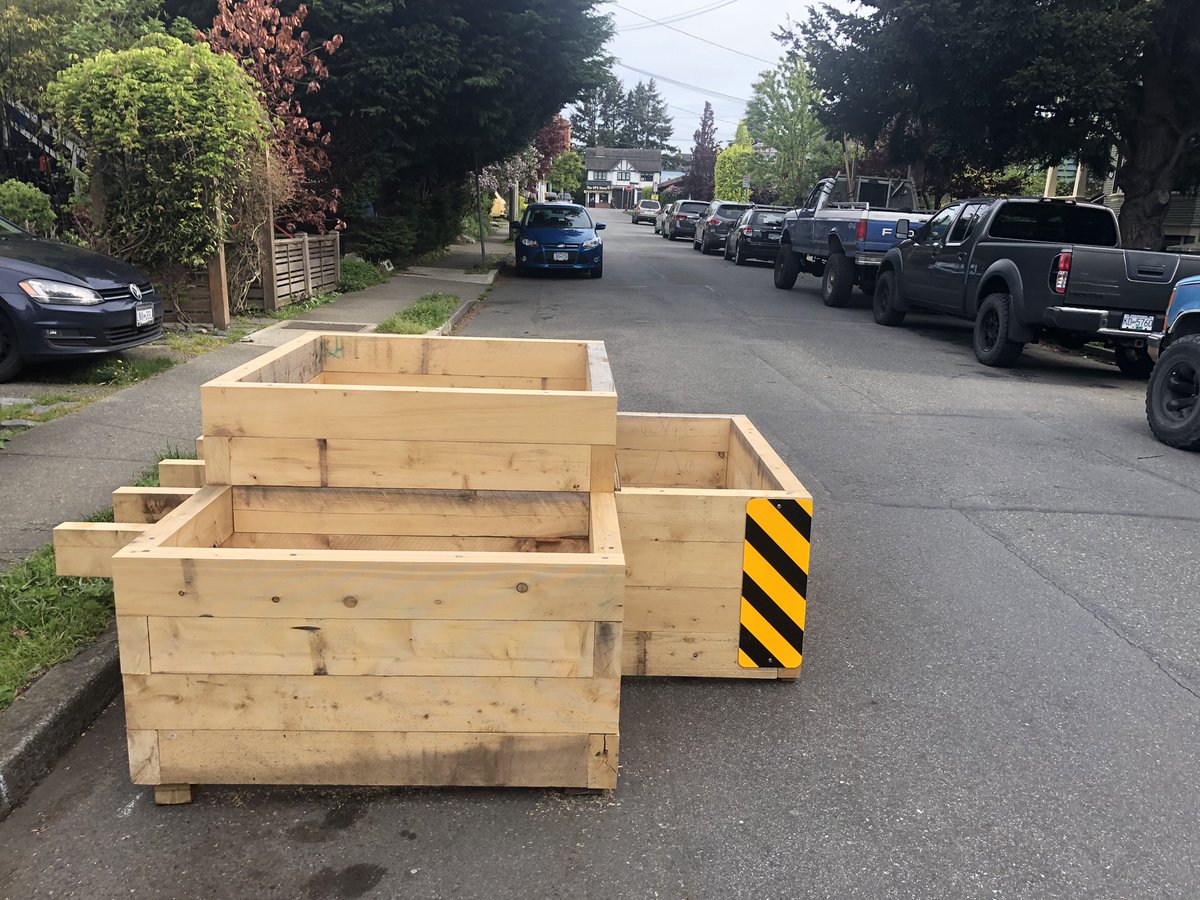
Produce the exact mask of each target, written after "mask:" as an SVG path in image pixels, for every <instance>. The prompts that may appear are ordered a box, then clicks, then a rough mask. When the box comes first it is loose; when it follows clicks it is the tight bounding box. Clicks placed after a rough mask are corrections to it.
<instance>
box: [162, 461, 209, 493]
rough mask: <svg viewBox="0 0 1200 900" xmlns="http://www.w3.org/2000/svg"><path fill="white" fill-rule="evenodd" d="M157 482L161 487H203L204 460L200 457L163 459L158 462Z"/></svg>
mask: <svg viewBox="0 0 1200 900" xmlns="http://www.w3.org/2000/svg"><path fill="white" fill-rule="evenodd" d="M158 483H159V485H161V486H162V487H175V488H199V487H204V461H203V460H200V459H164V460H163V461H162V462H160V463H159V464H158Z"/></svg>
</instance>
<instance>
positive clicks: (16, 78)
mask: <svg viewBox="0 0 1200 900" xmlns="http://www.w3.org/2000/svg"><path fill="white" fill-rule="evenodd" d="M77 12H78V2H77V0H5V2H4V3H3V4H0V92H3V94H4V96H5V97H7V98H10V99H14V100H20V101H22V102H24V103H29V104H35V103H37V102H38V101H39V100H40V99H41V94H42V90H43V89H44V88H45V87H46V85H47V84H49V83H50V80H51V79H52V78H54V75H55V73H57V72H58V71H59V69H61V68H62V66H63V64H64V63H65V62H66V52H65V50H64V49H63V46H62V35H63V33H64V32H65V31H66V30H67V28H68V27H69V23H70V22H71V21H72V18H73V17H74V16H75V15H76V13H77Z"/></svg>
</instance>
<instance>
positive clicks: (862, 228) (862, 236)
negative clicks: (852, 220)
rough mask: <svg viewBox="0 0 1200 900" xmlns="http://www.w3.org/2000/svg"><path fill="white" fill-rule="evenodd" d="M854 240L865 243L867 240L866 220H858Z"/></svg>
mask: <svg viewBox="0 0 1200 900" xmlns="http://www.w3.org/2000/svg"><path fill="white" fill-rule="evenodd" d="M854 237H855V240H859V241H865V240H866V239H867V220H866V219H859V220H858V228H857V230H855V232H854Z"/></svg>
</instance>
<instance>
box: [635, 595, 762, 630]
mask: <svg viewBox="0 0 1200 900" xmlns="http://www.w3.org/2000/svg"><path fill="white" fill-rule="evenodd" d="M740 608H741V591H740V589H739V588H738V587H735V586H731V587H724V588H697V587H692V588H685V587H658V588H654V587H639V586H627V587H626V588H625V628H626V629H627V630H629V631H676V632H693V631H697V632H711V633H723V634H736V633H737V631H738V624H739V611H740Z"/></svg>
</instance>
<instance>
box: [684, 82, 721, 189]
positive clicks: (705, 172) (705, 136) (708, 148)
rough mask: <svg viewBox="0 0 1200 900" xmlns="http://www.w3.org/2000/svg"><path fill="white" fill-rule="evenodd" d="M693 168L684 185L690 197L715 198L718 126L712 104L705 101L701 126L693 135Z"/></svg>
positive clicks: (685, 177)
mask: <svg viewBox="0 0 1200 900" xmlns="http://www.w3.org/2000/svg"><path fill="white" fill-rule="evenodd" d="M692 139H693V140H694V141H695V144H694V145H693V146H692V170H691V171H690V172H688V173H687V175H685V176H684V181H683V187H684V190H685V191H686V192H687V195H688V196H689V197H695V198H696V199H697V200H711V199H713V198H714V193H713V192H714V190H715V189H716V185H715V183H714V179H713V173H714V170H715V169H716V165H717V128H716V123H715V122H714V121H713V108H712V104H711V103H709V102H708V101H707V100H705V101H704V113H703V114H702V115H701V116H700V127H699V128H697V129H696V131H695V133H694V134H693V135H692Z"/></svg>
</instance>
